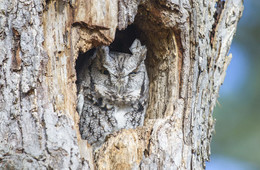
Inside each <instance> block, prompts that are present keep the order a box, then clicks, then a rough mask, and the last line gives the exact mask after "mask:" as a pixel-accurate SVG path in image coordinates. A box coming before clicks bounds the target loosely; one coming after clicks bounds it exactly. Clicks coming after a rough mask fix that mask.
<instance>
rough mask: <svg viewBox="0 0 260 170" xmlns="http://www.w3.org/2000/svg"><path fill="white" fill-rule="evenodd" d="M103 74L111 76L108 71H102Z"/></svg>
mask: <svg viewBox="0 0 260 170" xmlns="http://www.w3.org/2000/svg"><path fill="white" fill-rule="evenodd" d="M101 73H102V74H105V75H109V72H108V71H107V70H106V69H104V70H101Z"/></svg>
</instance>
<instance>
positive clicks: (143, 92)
mask: <svg viewBox="0 0 260 170" xmlns="http://www.w3.org/2000/svg"><path fill="white" fill-rule="evenodd" d="M129 50H130V52H131V53H132V54H127V53H120V52H110V51H109V47H107V46H101V47H98V48H97V49H96V51H95V53H94V55H93V56H92V57H91V58H90V61H89V62H87V63H88V64H85V66H84V67H83V70H82V72H81V73H80V74H79V76H78V81H79V84H78V87H79V89H78V103H77V111H78V113H79V115H80V121H79V129H80V133H81V137H82V138H83V139H86V140H87V141H88V143H89V144H91V145H92V146H93V147H94V148H97V147H99V146H101V145H102V144H103V143H104V142H105V140H106V137H107V136H108V135H109V134H112V133H113V132H116V131H119V130H120V129H129V128H136V127H137V126H142V125H143V122H144V116H145V112H146V108H147V98H148V85H149V80H148V76H147V71H146V67H145V63H144V60H145V58H146V52H147V49H146V47H145V46H142V45H141V43H140V41H139V40H137V39H136V40H135V41H134V42H133V44H132V45H131V47H130V48H129Z"/></svg>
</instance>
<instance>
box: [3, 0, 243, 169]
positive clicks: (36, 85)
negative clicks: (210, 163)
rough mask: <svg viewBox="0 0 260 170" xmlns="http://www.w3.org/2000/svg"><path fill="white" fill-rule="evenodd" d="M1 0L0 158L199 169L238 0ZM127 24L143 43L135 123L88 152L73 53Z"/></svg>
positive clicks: (67, 165)
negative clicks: (143, 101) (144, 102)
mask: <svg viewBox="0 0 260 170" xmlns="http://www.w3.org/2000/svg"><path fill="white" fill-rule="evenodd" d="M217 4H218V5H216V1H215V0H209V1H200V0H196V1H188V0H183V1H177V0H162V1H154V0H151V1H148V0H142V1H137V0H118V1H117V0H112V1H109V0H101V1H100V0H79V1H75V0H72V1H70V2H67V1H62V0H49V1H44V0H27V1H24V0H12V1H9V0H2V1H1V2H0V46H1V48H0V69H1V71H0V167H1V168H3V169H12V168H13V169H22V168H25V169H26V168H27V169H51V168H53V169H95V168H96V169H204V168H205V161H207V160H209V156H210V141H211V136H212V131H213V130H214V119H213V117H212V112H213V108H214V106H215V104H216V100H217V97H218V92H219V88H220V86H221V84H222V83H223V81H224V77H225V72H226V69H227V66H228V64H229V62H230V60H231V56H232V55H231V54H230V55H227V54H228V51H229V48H230V45H231V42H232V38H233V35H234V34H235V31H236V26H237V23H238V21H239V18H240V17H241V15H242V11H243V2H242V0H228V1H225V2H222V1H218V2H217ZM130 24H133V25H134V26H135V29H136V30H135V31H136V32H137V33H138V34H137V35H138V38H140V39H141V41H142V43H143V44H145V45H146V46H147V49H148V53H147V60H146V66H147V69H148V74H149V79H150V92H149V93H150V97H149V106H148V110H147V113H146V119H145V124H144V126H143V127H139V128H137V129H129V130H121V131H119V132H116V133H114V134H113V135H111V136H110V137H109V138H107V141H106V143H104V144H103V146H102V147H101V148H100V149H99V150H97V151H96V152H95V153H93V151H92V148H91V146H90V145H89V144H87V141H85V140H82V139H81V137H80V133H79V130H78V119H79V116H78V114H77V112H76V102H77V89H76V70H75V64H76V60H77V57H78V55H79V53H81V52H86V51H88V50H89V49H91V48H93V47H96V46H99V45H109V44H110V43H112V41H113V40H114V38H115V32H116V28H118V29H120V30H123V29H126V28H127V26H128V25H130Z"/></svg>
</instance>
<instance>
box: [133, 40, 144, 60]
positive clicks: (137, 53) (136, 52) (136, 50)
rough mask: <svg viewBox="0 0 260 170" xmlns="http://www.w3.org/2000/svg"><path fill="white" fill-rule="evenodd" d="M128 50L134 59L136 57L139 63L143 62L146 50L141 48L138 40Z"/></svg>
mask: <svg viewBox="0 0 260 170" xmlns="http://www.w3.org/2000/svg"><path fill="white" fill-rule="evenodd" d="M129 50H130V51H131V52H132V54H133V56H134V57H138V58H139V59H140V60H141V61H143V60H145V58H146V52H147V49H146V47H145V46H142V44H141V42H140V41H139V40H138V39H135V40H134V42H133V44H132V45H131V47H130V48H129Z"/></svg>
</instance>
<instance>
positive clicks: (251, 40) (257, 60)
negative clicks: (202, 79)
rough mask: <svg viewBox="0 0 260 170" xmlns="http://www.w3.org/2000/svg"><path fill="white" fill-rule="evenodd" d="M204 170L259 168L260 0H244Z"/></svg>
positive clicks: (253, 169) (254, 169)
mask: <svg viewBox="0 0 260 170" xmlns="http://www.w3.org/2000/svg"><path fill="white" fill-rule="evenodd" d="M244 6H245V9H244V13H243V16H242V18H241V20H240V22H239V24H238V28H237V32H236V35H235V37H234V39H233V43H232V45H231V48H230V53H232V54H233V58H232V60H231V63H230V65H229V67H228V70H227V74H226V78H225V81H224V84H223V85H222V87H221V89H220V94H219V98H218V104H217V106H216V108H215V110H214V117H215V119H216V132H215V134H214V136H213V140H212V144H211V146H212V149H211V153H212V156H211V161H210V162H209V163H207V166H206V170H260V1H259V0H244Z"/></svg>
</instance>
